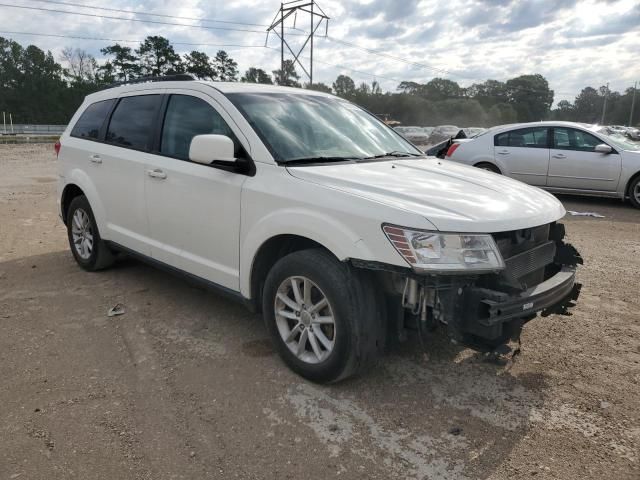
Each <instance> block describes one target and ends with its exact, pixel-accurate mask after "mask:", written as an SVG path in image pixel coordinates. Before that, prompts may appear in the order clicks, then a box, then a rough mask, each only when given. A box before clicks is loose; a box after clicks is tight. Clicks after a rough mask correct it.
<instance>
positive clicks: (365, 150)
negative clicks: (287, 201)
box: [227, 93, 422, 163]
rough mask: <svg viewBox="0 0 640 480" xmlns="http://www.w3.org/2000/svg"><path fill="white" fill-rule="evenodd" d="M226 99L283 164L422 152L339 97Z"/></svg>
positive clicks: (257, 95)
mask: <svg viewBox="0 0 640 480" xmlns="http://www.w3.org/2000/svg"><path fill="white" fill-rule="evenodd" d="M227 98H228V99H229V100H230V101H231V102H232V103H233V104H234V105H235V106H236V108H238V110H240V112H241V113H242V115H243V116H244V117H245V118H246V119H247V121H248V122H249V123H250V124H251V126H252V127H253V129H254V130H255V131H256V133H257V134H258V135H259V136H260V138H261V139H262V141H263V142H264V143H265V145H266V146H267V148H269V150H270V151H271V154H272V155H273V157H274V158H275V159H276V161H278V162H282V163H286V162H291V161H295V160H305V159H318V160H321V159H327V160H339V159H363V158H371V157H376V156H382V155H385V154H387V153H394V154H395V155H399V154H406V155H407V156H413V155H421V154H422V152H420V151H419V150H417V149H416V148H415V147H413V146H412V145H411V144H410V143H409V142H407V141H406V140H405V139H404V138H402V136H401V135H399V134H398V133H396V132H394V131H393V130H392V129H391V128H389V127H387V126H386V125H385V124H384V123H382V122H381V121H380V120H378V119H377V118H375V117H374V116H372V115H371V114H369V113H367V112H366V111H364V110H362V109H361V108H360V107H357V106H356V105H353V104H352V103H349V102H347V101H346V100H342V99H340V98H337V97H324V96H319V95H304V94H288V93H230V94H227Z"/></svg>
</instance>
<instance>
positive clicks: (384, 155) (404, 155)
mask: <svg viewBox="0 0 640 480" xmlns="http://www.w3.org/2000/svg"><path fill="white" fill-rule="evenodd" d="M387 157H396V158H407V157H422V155H421V154H419V153H410V152H398V151H393V152H387V153H381V154H379V155H374V156H372V157H366V158H363V159H362V160H373V159H376V158H387Z"/></svg>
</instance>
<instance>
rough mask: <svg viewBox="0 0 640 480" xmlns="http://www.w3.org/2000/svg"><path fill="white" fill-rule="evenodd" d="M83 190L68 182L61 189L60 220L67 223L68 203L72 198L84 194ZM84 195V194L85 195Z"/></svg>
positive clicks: (69, 203)
mask: <svg viewBox="0 0 640 480" xmlns="http://www.w3.org/2000/svg"><path fill="white" fill-rule="evenodd" d="M84 194H85V193H84V191H82V189H81V188H80V187H79V186H78V185H76V184H75V183H68V184H67V185H65V187H64V190H62V195H61V197H60V213H62V222H63V223H64V224H65V225H66V224H67V214H68V212H69V205H71V202H72V201H73V199H74V198H76V197H79V196H80V195H84ZM85 196H86V195H85Z"/></svg>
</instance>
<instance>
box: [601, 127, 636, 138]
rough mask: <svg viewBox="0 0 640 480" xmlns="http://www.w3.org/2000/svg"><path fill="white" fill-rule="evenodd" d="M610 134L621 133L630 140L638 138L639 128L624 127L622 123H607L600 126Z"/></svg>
mask: <svg viewBox="0 0 640 480" xmlns="http://www.w3.org/2000/svg"><path fill="white" fill-rule="evenodd" d="M602 128H604V129H606V131H607V133H608V134H610V135H623V136H625V137H628V138H630V139H631V140H640V128H635V127H624V126H622V125H607V126H604V127H602Z"/></svg>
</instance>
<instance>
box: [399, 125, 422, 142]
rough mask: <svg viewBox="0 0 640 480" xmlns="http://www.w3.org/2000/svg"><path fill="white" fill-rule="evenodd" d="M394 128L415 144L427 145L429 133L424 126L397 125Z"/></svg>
mask: <svg viewBox="0 0 640 480" xmlns="http://www.w3.org/2000/svg"><path fill="white" fill-rule="evenodd" d="M394 130H395V131H396V132H398V133H399V134H400V135H402V136H403V137H404V138H406V139H407V140H409V141H410V142H411V143H413V144H414V145H426V143H427V141H428V140H429V134H428V133H427V132H426V131H425V130H424V129H423V128H422V127H395V128H394Z"/></svg>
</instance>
